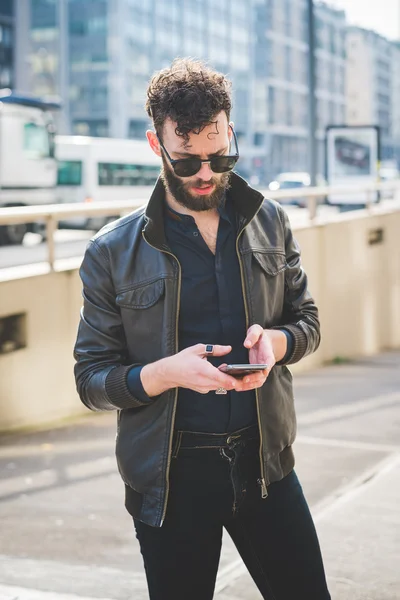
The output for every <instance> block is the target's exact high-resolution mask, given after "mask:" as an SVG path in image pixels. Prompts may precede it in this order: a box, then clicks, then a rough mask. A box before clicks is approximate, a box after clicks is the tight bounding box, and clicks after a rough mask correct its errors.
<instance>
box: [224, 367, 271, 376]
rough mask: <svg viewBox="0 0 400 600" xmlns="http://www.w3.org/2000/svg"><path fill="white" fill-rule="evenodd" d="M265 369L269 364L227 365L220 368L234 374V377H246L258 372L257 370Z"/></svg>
mask: <svg viewBox="0 0 400 600" xmlns="http://www.w3.org/2000/svg"><path fill="white" fill-rule="evenodd" d="M264 369H268V365H250V364H248V365H225V366H224V367H221V368H220V371H222V372H223V373H227V374H228V375H232V377H244V376H245V375H252V374H253V373H257V371H264Z"/></svg>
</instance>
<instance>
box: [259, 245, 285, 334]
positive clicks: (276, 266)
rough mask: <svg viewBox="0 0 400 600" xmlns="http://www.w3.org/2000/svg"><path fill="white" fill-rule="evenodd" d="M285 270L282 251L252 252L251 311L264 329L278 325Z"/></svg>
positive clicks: (281, 306) (281, 308)
mask: <svg viewBox="0 0 400 600" xmlns="http://www.w3.org/2000/svg"><path fill="white" fill-rule="evenodd" d="M287 268H288V264H287V262H286V255H285V253H284V252H283V251H282V252H280V251H276V252H257V251H253V252H252V275H253V277H252V298H253V310H254V315H255V318H256V319H258V322H260V324H261V323H263V326H264V327H271V326H273V325H276V324H278V322H279V321H280V319H281V317H282V313H283V305H284V296H285V271H286V269H287ZM256 322H257V320H256Z"/></svg>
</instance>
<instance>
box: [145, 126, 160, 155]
mask: <svg viewBox="0 0 400 600" xmlns="http://www.w3.org/2000/svg"><path fill="white" fill-rule="evenodd" d="M146 137H147V141H148V142H149V144H150V148H151V149H152V150H153V152H154V154H157V156H161V148H160V142H159V141H158V137H157V134H156V133H154V131H151V130H150V129H148V130H147V131H146Z"/></svg>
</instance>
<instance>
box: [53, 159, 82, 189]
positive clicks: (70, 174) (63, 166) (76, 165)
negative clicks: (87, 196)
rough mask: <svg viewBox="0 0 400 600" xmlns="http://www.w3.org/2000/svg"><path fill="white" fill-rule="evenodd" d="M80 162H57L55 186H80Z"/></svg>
mask: <svg viewBox="0 0 400 600" xmlns="http://www.w3.org/2000/svg"><path fill="white" fill-rule="evenodd" d="M81 184H82V161H80V160H59V161H58V175H57V185H81Z"/></svg>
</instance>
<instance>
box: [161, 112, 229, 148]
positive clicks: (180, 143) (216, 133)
mask: <svg viewBox="0 0 400 600" xmlns="http://www.w3.org/2000/svg"><path fill="white" fill-rule="evenodd" d="M225 120H226V126H227V124H228V123H227V119H226V115H225ZM164 128H165V129H164V133H165V134H166V135H167V137H168V138H170V140H171V141H172V140H173V141H174V142H175V146H176V147H177V148H182V149H184V150H190V149H193V148H194V146H195V145H197V144H198V143H199V142H201V143H202V142H204V141H206V140H210V141H211V142H212V141H213V140H219V138H220V136H221V135H224V133H225V127H224V121H223V117H222V115H221V116H220V115H218V117H216V118H215V120H214V121H212V122H211V123H209V124H207V125H206V126H205V127H202V128H201V129H200V130H199V131H196V130H194V131H191V132H190V133H189V139H188V138H186V137H183V136H180V135H178V134H177V133H176V128H177V123H175V122H174V121H172V120H171V119H168V120H167V121H165V124H164Z"/></svg>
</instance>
